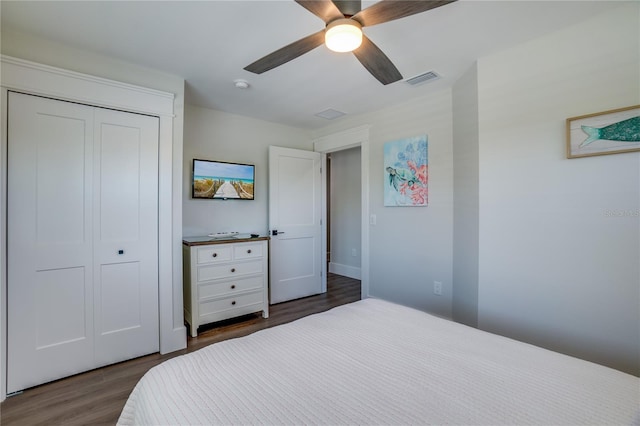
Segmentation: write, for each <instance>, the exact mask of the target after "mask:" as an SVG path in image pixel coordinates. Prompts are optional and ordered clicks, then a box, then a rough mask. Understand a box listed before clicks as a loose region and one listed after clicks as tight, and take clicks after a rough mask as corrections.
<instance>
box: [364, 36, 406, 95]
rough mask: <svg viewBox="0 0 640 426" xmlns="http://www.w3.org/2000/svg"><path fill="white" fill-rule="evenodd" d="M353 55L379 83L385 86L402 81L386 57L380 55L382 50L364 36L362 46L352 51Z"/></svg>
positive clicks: (382, 54)
mask: <svg viewBox="0 0 640 426" xmlns="http://www.w3.org/2000/svg"><path fill="white" fill-rule="evenodd" d="M353 54H354V55H356V58H358V60H359V61H360V63H361V64H362V65H364V67H365V68H366V69H367V70H368V71H369V72H370V73H371V75H373V76H374V77H375V78H377V79H378V81H379V82H380V83H382V84H385V85H387V84H389V83H393V82H395V81H398V80H402V74H400V71H398V69H397V68H396V67H395V65H393V63H392V62H391V60H390V59H389V58H387V55H385V54H384V53H382V50H380V48H379V47H378V46H376V45H375V44H373V42H372V41H371V40H369V38H368V37H367V36H365V35H364V34H363V35H362V44H361V45H360V47H358V48H357V49H356V50H354V51H353Z"/></svg>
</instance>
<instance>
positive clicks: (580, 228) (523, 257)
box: [478, 2, 640, 375]
mask: <svg viewBox="0 0 640 426" xmlns="http://www.w3.org/2000/svg"><path fill="white" fill-rule="evenodd" d="M639 29H640V3H638V2H624V3H621V6H620V7H619V8H617V9H615V10H614V11H612V12H608V13H605V14H602V15H600V16H598V17H596V18H593V19H590V20H588V21H586V22H584V23H581V24H579V25H575V26H572V27H568V28H566V29H564V30H561V31H559V32H556V33H554V34H550V35H548V36H545V37H542V38H539V39H536V40H533V41H531V42H528V43H525V44H523V45H520V46H518V47H516V48H513V49H509V50H506V51H503V52H501V53H498V54H495V55H492V56H490V57H486V58H481V59H480V60H479V61H478V95H479V117H480V121H479V123H480V124H479V129H480V139H479V140H480V149H479V158H480V171H479V177H480V179H479V182H480V185H479V194H480V206H479V207H480V212H479V223H480V234H479V237H480V243H479V260H480V270H479V296H478V299H479V303H478V315H479V326H480V328H482V329H486V330H489V331H492V332H497V333H500V334H504V335H507V336H512V337H515V338H517V339H520V340H525V341H528V342H531V343H534V344H538V345H541V346H545V347H548V348H551V349H554V350H558V351H560V352H565V353H568V354H572V355H576V356H579V357H582V358H585V359H588V360H592V361H595V362H598V363H602V364H606V365H610V366H613V367H615V368H619V369H621V370H624V371H627V372H631V373H633V374H636V375H638V374H640V361H639V360H640V266H639V265H640V217H639V216H638V215H637V212H638V211H640V153H639V152H636V153H627V154H617V155H606V156H598V157H590V158H578V159H571V160H568V159H566V158H565V119H566V118H568V117H573V116H578V115H583V114H588V113H595V112H599V111H605V110H609V109H613V108H619V107H625V106H631V105H637V104H640V37H639ZM608 210H619V211H628V212H632V214H629V215H625V216H623V217H610V216H608V215H607V214H606V212H607V211H608Z"/></svg>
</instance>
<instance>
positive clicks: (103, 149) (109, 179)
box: [93, 108, 159, 366]
mask: <svg viewBox="0 0 640 426" xmlns="http://www.w3.org/2000/svg"><path fill="white" fill-rule="evenodd" d="M158 126H159V121H158V118H157V117H148V116H143V115H138V114H128V113H124V112H119V111H112V110H106V109H100V108H96V110H95V132H94V135H95V136H94V149H95V152H96V155H95V156H94V158H95V162H94V167H93V171H94V173H93V176H94V177H93V180H94V185H95V191H94V202H93V211H94V221H93V223H94V244H95V251H94V256H95V267H94V286H95V287H94V288H95V290H94V299H95V305H94V306H95V331H96V334H95V339H96V342H95V344H96V353H95V357H96V363H97V366H99V365H106V364H111V363H114V362H119V361H123V360H125V359H130V358H133V357H136V356H140V355H146V354H149V353H152V352H157V351H158V349H159V324H158Z"/></svg>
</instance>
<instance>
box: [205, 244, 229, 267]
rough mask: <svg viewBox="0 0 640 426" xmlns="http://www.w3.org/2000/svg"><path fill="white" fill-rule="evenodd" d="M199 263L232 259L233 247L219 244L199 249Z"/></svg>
mask: <svg viewBox="0 0 640 426" xmlns="http://www.w3.org/2000/svg"><path fill="white" fill-rule="evenodd" d="M197 252H198V254H197V258H198V264H202V263H218V262H226V261H228V260H231V256H232V254H233V247H231V246H229V245H226V244H218V245H212V246H206V247H198V249H197Z"/></svg>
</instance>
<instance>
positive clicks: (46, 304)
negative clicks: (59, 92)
mask: <svg viewBox="0 0 640 426" xmlns="http://www.w3.org/2000/svg"><path fill="white" fill-rule="evenodd" d="M8 105H9V111H8V140H9V144H8V187H7V197H8V203H7V223H8V227H7V247H8V250H7V258H8V268H7V272H8V290H7V291H8V300H9V303H8V309H7V316H8V318H7V325H8V335H7V339H8V344H7V350H8V352H7V358H8V363H9V368H8V371H7V391H8V392H13V391H16V390H21V389H24V388H27V387H30V386H34V385H37V384H39V383H43V382H46V381H50V380H55V379H57V378H60V377H65V376H68V375H71V374H74V373H77V372H80V371H84V370H86V369H88V368H91V367H92V365H93V343H94V342H93V328H94V324H93V286H92V275H93V265H92V263H93V261H92V252H93V241H92V239H93V237H92V228H93V225H92V209H93V205H92V202H91V197H92V180H93V176H92V171H91V168H92V162H93V142H92V141H93V134H92V132H93V110H92V109H91V108H87V107H84V106H81V105H76V104H72V103H67V102H61V101H55V100H51V99H45V98H39V97H35V96H29V95H23V94H17V93H10V94H9V101H8Z"/></svg>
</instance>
